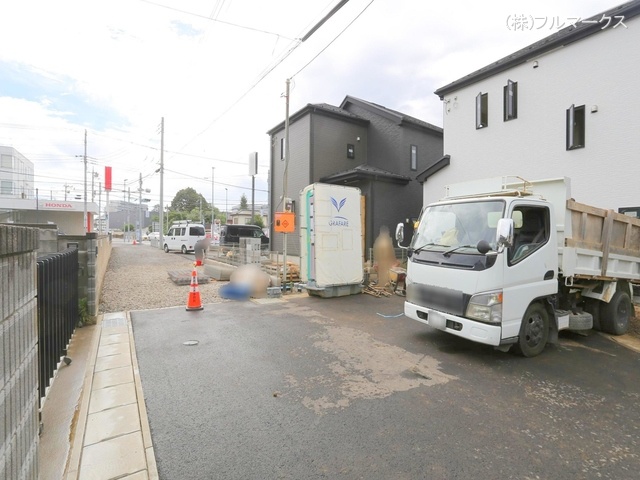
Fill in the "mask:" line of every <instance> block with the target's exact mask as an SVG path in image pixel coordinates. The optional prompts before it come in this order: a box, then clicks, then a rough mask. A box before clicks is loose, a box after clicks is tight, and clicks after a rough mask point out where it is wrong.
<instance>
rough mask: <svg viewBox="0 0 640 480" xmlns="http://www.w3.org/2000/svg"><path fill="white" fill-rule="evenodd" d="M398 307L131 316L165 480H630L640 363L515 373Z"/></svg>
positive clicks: (330, 303) (569, 360) (548, 356)
mask: <svg viewBox="0 0 640 480" xmlns="http://www.w3.org/2000/svg"><path fill="white" fill-rule="evenodd" d="M402 300H403V299H402V298H401V297H397V296H393V297H390V298H374V297H371V296H368V295H358V296H351V297H343V298H337V299H320V298H314V297H307V296H305V295H302V296H290V297H287V300H286V301H285V302H282V303H268V304H256V303H253V302H227V303H221V304H208V305H205V308H204V310H203V311H196V312H187V311H185V309H184V308H170V309H163V310H148V311H137V312H131V318H132V321H133V327H134V335H135V342H136V349H137V355H138V361H139V366H140V374H141V378H142V386H143V390H144V394H145V400H146V405H147V409H148V414H149V421H150V425H151V430H152V438H153V442H154V447H155V453H156V456H157V460H158V470H159V473H160V477H161V478H162V479H166V480H170V479H171V480H173V479H176V480H177V479H218V478H219V479H276V478H286V479H321V478H327V479H361V478H363V479H391V478H393V479H419V478H429V479H432V478H433V479H436V478H438V479H467V478H473V479H483V478H486V479H495V478H518V479H523V478H545V479H550V478H563V479H564V478H612V479H625V478H629V479H631V478H634V479H635V478H637V475H638V473H637V472H638V471H640V457H639V455H640V409H639V408H638V400H639V399H640V381H639V376H638V368H639V363H640V355H638V354H637V353H635V352H632V351H629V350H626V349H625V348H623V347H621V346H619V345H617V344H616V343H614V342H611V341H610V340H608V339H607V338H605V337H603V336H602V335H599V334H595V333H594V334H593V335H590V336H588V337H582V336H577V335H576V336H572V335H566V334H565V335H563V336H562V338H561V340H562V341H561V344H560V345H556V346H549V347H547V349H546V350H545V352H544V353H543V354H542V355H540V356H538V357H536V358H532V359H524V358H521V357H517V356H515V355H513V354H504V353H500V352H497V351H494V350H493V349H491V348H490V347H485V346H482V345H478V344H474V343H470V342H467V341H464V340H461V339H458V338H456V337H453V336H451V335H448V334H444V333H442V332H438V331H436V330H433V329H431V328H430V327H427V326H424V325H422V324H419V323H417V322H415V321H412V320H409V319H407V318H406V317H404V316H399V314H400V313H401V312H402ZM189 341H197V342H198V344H197V345H195V346H186V345H184V342H189Z"/></svg>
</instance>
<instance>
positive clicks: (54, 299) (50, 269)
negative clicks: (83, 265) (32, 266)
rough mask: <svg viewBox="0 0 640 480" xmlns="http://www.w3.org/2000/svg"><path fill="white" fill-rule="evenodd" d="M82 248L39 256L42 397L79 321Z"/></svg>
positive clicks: (39, 328) (40, 387) (39, 329)
mask: <svg viewBox="0 0 640 480" xmlns="http://www.w3.org/2000/svg"><path fill="white" fill-rule="evenodd" d="M78 314H79V312H78V250H77V249H76V248H67V249H66V250H64V251H62V252H59V253H53V254H50V255H43V256H39V257H38V346H39V347H38V350H39V357H40V358H39V362H40V368H39V375H38V377H39V389H40V398H42V397H44V396H45V394H46V389H47V387H48V386H49V384H50V379H51V377H52V375H53V373H54V372H55V370H56V368H57V366H58V363H59V362H60V359H61V357H63V356H65V355H66V353H67V347H68V345H69V340H70V339H71V335H72V334H73V330H74V329H75V326H76V324H77V322H78Z"/></svg>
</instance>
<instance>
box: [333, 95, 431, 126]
mask: <svg viewBox="0 0 640 480" xmlns="http://www.w3.org/2000/svg"><path fill="white" fill-rule="evenodd" d="M349 104H352V105H357V106H358V107H360V108H363V109H364V110H367V111H368V112H371V113H373V114H375V115H379V116H381V117H383V118H386V119H388V120H390V121H392V122H394V123H395V124H397V125H402V124H407V125H412V126H414V127H418V128H422V129H426V130H432V131H434V132H437V133H442V128H440V127H437V126H435V125H432V124H430V123H428V122H425V121H423V120H420V119H418V118H415V117H412V116H410V115H406V114H404V113H401V112H398V111H396V110H392V109H390V108H387V107H384V106H382V105H378V104H377V103H372V102H367V101H366V100H361V99H359V98H356V97H352V96H351V95H347V96H346V97H344V100H343V101H342V103H341V104H340V108H341V109H343V110H346V109H347V107H348V106H349Z"/></svg>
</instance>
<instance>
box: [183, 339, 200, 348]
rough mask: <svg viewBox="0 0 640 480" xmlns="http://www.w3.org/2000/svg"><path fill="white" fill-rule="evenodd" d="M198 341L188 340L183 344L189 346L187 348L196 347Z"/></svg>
mask: <svg viewBox="0 0 640 480" xmlns="http://www.w3.org/2000/svg"><path fill="white" fill-rule="evenodd" d="M198 343H200V342H198V340H187V341H186V342H182V344H183V345H185V346H187V347H194V346H196V345H198Z"/></svg>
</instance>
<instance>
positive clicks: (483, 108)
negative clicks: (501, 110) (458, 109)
mask: <svg viewBox="0 0 640 480" xmlns="http://www.w3.org/2000/svg"><path fill="white" fill-rule="evenodd" d="M488 125H489V94H488V93H479V94H478V96H477V97H476V129H480V128H485V127H487V126H488Z"/></svg>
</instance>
